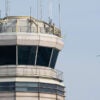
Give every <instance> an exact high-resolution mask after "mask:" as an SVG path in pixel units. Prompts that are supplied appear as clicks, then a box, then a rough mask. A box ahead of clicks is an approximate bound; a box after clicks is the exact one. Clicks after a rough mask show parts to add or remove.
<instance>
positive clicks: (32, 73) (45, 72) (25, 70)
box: [0, 66, 63, 81]
mask: <svg viewBox="0 0 100 100" xmlns="http://www.w3.org/2000/svg"><path fill="white" fill-rule="evenodd" d="M62 74H63V73H62V72H61V71H58V70H53V69H51V68H45V67H30V66H29V67H10V66H8V67H6V66H4V67H0V77H4V76H5V77H6V76H7V77H8V76H21V77H45V78H53V79H57V80H61V81H62V80H63V78H62Z"/></svg>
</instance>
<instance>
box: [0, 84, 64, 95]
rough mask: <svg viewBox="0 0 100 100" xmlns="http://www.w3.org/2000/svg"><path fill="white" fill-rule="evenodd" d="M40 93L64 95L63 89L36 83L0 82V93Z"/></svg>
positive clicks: (57, 86) (58, 86) (53, 85)
mask: <svg viewBox="0 0 100 100" xmlns="http://www.w3.org/2000/svg"><path fill="white" fill-rule="evenodd" d="M2 91H3V92H8V91H9V92H14V91H15V92H35V93H37V92H42V93H50V94H59V95H64V87H63V86H60V85H56V84H48V83H37V82H0V92H2Z"/></svg>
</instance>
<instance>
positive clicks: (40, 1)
mask: <svg viewBox="0 0 100 100" xmlns="http://www.w3.org/2000/svg"><path fill="white" fill-rule="evenodd" d="M40 14H41V16H40V19H41V20H42V0H40Z"/></svg>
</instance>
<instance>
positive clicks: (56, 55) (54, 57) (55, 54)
mask: <svg viewBox="0 0 100 100" xmlns="http://www.w3.org/2000/svg"><path fill="white" fill-rule="evenodd" d="M58 54H59V50H57V49H53V55H52V59H51V63H50V67H51V68H54V67H55V64H56V61H57V57H58Z"/></svg>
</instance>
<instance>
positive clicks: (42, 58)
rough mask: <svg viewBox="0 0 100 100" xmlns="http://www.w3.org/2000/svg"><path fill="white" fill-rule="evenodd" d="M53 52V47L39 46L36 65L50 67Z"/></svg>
mask: <svg viewBox="0 0 100 100" xmlns="http://www.w3.org/2000/svg"><path fill="white" fill-rule="evenodd" d="M51 52H52V48H48V47H40V46H39V48H38V54H37V63H36V65H40V66H47V67H48V65H49V61H50V57H51Z"/></svg>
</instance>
